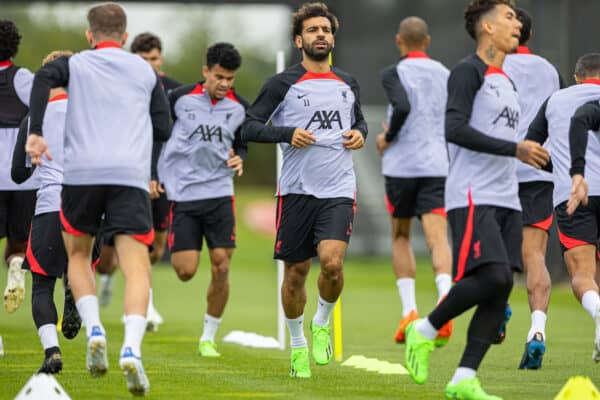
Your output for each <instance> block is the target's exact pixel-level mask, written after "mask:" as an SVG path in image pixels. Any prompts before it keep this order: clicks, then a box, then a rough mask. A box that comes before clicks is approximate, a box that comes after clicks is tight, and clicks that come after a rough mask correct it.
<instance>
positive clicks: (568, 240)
mask: <svg viewBox="0 0 600 400" xmlns="http://www.w3.org/2000/svg"><path fill="white" fill-rule="evenodd" d="M558 239H559V240H560V243H561V244H562V245H563V246H565V248H566V249H567V250H571V249H572V248H575V247H579V246H585V245H587V244H592V243H588V242H584V241H583V240H579V239H575V238H572V237H569V236H567V235H565V234H564V233H562V232H561V231H560V228H559V229H558Z"/></svg>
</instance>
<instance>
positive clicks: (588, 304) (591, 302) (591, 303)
mask: <svg viewBox="0 0 600 400" xmlns="http://www.w3.org/2000/svg"><path fill="white" fill-rule="evenodd" d="M581 305H582V306H583V308H585V309H586V310H587V312H589V313H590V315H591V316H592V318H596V313H597V312H598V307H600V296H599V295H598V292H596V291H594V290H588V291H587V292H585V293H584V294H583V296H582V297H581Z"/></svg>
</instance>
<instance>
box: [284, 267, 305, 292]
mask: <svg viewBox="0 0 600 400" xmlns="http://www.w3.org/2000/svg"><path fill="white" fill-rule="evenodd" d="M307 275H308V271H306V270H304V269H303V268H299V267H294V266H292V267H289V269H288V270H287V273H286V274H285V280H286V282H287V286H288V287H289V288H291V289H299V288H302V287H304V283H305V282H306V276H307Z"/></svg>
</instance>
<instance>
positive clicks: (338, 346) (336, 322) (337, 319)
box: [329, 52, 343, 361]
mask: <svg viewBox="0 0 600 400" xmlns="http://www.w3.org/2000/svg"><path fill="white" fill-rule="evenodd" d="M329 64H330V65H333V52H330V53H329ZM333 357H334V358H335V361H342V358H343V346H342V298H341V297H340V298H338V301H337V302H336V303H335V307H334V308H333Z"/></svg>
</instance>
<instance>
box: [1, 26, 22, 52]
mask: <svg viewBox="0 0 600 400" xmlns="http://www.w3.org/2000/svg"><path fill="white" fill-rule="evenodd" d="M20 42H21V35H19V30H18V29H17V26H16V25H15V23H14V22H12V21H9V20H6V19H2V20H0V61H6V60H9V59H11V58H13V57H14V56H15V55H16V54H17V51H18V50H19V43H20Z"/></svg>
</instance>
